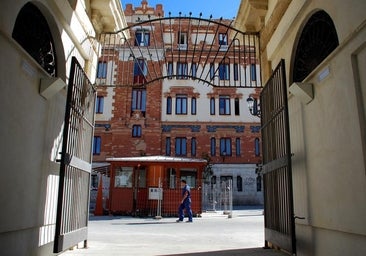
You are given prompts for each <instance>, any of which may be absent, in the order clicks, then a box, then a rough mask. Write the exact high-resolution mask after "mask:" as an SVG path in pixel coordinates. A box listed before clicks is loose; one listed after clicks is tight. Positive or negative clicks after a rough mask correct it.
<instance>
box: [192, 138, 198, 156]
mask: <svg viewBox="0 0 366 256" xmlns="http://www.w3.org/2000/svg"><path fill="white" fill-rule="evenodd" d="M196 154H197V140H196V138H192V140H191V155H192V156H196Z"/></svg>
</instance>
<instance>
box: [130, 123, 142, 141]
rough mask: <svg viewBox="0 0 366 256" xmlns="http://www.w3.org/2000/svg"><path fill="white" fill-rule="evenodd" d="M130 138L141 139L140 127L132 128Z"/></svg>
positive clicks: (134, 126)
mask: <svg viewBox="0 0 366 256" xmlns="http://www.w3.org/2000/svg"><path fill="white" fill-rule="evenodd" d="M132 137H134V138H136V137H137V138H138V137H141V125H133V126H132Z"/></svg>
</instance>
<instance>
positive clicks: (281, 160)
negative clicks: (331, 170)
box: [260, 60, 296, 254]
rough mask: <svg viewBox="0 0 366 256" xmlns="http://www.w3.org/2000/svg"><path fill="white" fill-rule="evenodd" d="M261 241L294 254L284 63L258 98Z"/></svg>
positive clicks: (282, 62) (280, 64)
mask: <svg viewBox="0 0 366 256" xmlns="http://www.w3.org/2000/svg"><path fill="white" fill-rule="evenodd" d="M260 102H261V122H262V127H261V133H262V144H263V147H262V148H263V167H262V174H263V182H264V202H265V203H264V212H265V240H266V243H268V242H270V243H273V244H275V245H277V246H279V247H281V248H282V249H285V250H287V251H289V252H291V253H293V254H296V237H295V221H294V210H293V195H292V193H293V190H292V168H291V147H290V128H289V118H288V102H287V84H286V73H285V61H284V60H281V62H280V63H279V65H278V66H277V67H276V69H275V70H274V72H273V74H272V76H271V77H270V79H269V81H268V82H267V83H266V85H265V86H264V88H263V90H262V92H261V96H260Z"/></svg>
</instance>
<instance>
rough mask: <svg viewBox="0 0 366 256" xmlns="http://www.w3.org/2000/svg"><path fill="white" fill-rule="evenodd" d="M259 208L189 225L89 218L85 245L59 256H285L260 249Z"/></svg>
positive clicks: (207, 217) (210, 215) (215, 215)
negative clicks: (86, 245) (85, 246)
mask: <svg viewBox="0 0 366 256" xmlns="http://www.w3.org/2000/svg"><path fill="white" fill-rule="evenodd" d="M262 212H263V210H262V209H260V208H256V209H255V208H247V209H244V210H234V211H233V212H232V215H231V216H230V217H231V218H229V216H228V215H225V214H223V212H222V211H217V212H209V213H203V214H202V216H201V217H197V218H194V219H193V223H185V222H183V223H176V219H175V218H162V219H154V218H133V217H126V216H123V217H122V216H98V217H97V216H91V217H90V221H89V234H88V243H87V244H88V247H87V248H86V249H84V248H82V243H81V244H80V245H79V246H78V247H75V248H74V249H73V250H69V251H67V252H65V253H62V254H61V256H82V255H88V256H119V255H127V256H155V255H161V256H162V255H165V256H168V255H170V256H173V255H180V256H208V255H210V256H238V255H242V256H245V255H247V256H262V255H263V256H286V255H287V254H285V253H283V252H280V251H276V250H271V249H263V248H262V247H263V245H264V223H263V221H264V219H263V214H262Z"/></svg>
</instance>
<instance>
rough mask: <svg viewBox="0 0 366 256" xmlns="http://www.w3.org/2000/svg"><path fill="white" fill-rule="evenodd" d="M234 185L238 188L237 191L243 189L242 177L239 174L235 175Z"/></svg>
mask: <svg viewBox="0 0 366 256" xmlns="http://www.w3.org/2000/svg"><path fill="white" fill-rule="evenodd" d="M236 187H237V188H238V191H239V192H240V191H243V178H242V177H241V176H237V177H236Z"/></svg>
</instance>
